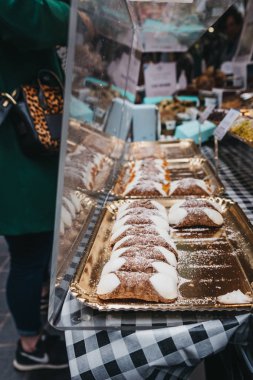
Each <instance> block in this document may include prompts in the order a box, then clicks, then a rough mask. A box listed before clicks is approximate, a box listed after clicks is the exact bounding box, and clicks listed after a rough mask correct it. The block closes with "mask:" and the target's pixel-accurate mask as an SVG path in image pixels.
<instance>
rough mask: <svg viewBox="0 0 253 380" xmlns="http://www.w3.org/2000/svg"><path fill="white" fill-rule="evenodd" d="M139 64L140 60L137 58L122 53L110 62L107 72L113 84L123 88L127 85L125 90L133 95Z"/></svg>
mask: <svg viewBox="0 0 253 380" xmlns="http://www.w3.org/2000/svg"><path fill="white" fill-rule="evenodd" d="M140 66H141V61H140V60H139V59H138V58H136V57H135V56H134V55H132V56H130V55H128V54H126V53H123V54H122V56H121V57H120V58H119V59H118V60H116V61H112V62H111V63H110V65H109V66H108V70H107V73H108V75H109V76H110V78H111V81H112V82H113V84H114V85H115V86H118V87H120V88H121V89H123V90H124V89H125V87H126V85H127V88H126V90H127V91H129V92H131V93H132V94H134V95H135V94H136V86H137V84H138V79H139V72H140ZM128 73H129V75H128Z"/></svg>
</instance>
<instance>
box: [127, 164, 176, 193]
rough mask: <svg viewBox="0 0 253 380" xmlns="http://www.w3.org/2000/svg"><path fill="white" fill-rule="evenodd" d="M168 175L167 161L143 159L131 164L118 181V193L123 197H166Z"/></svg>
mask: <svg viewBox="0 0 253 380" xmlns="http://www.w3.org/2000/svg"><path fill="white" fill-rule="evenodd" d="M169 180H170V174H169V169H168V161H167V160H163V159H144V160H137V161H134V162H131V163H130V164H129V166H128V167H127V168H126V169H125V170H124V173H123V175H122V176H121V179H120V184H121V186H120V190H119V192H120V193H121V194H122V195H124V196H138V195H141V196H147V197H153V196H154V197H155V196H166V195H168V191H169Z"/></svg>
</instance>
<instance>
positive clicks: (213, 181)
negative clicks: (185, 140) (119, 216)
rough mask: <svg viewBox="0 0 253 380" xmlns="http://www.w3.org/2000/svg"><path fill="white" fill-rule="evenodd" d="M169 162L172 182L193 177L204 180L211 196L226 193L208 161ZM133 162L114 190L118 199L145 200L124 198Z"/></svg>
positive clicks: (181, 160) (197, 159) (194, 159)
mask: <svg viewBox="0 0 253 380" xmlns="http://www.w3.org/2000/svg"><path fill="white" fill-rule="evenodd" d="M167 161H168V162H169V167H168V170H169V172H170V179H171V181H175V180H178V179H183V178H187V177H193V178H197V179H202V180H204V181H205V182H206V183H207V185H209V188H210V190H211V193H212V194H211V195H215V196H218V195H222V194H223V193H224V186H223V184H222V182H221V181H220V179H219V178H218V177H217V176H216V175H215V173H214V170H213V169H212V167H211V165H210V164H209V162H208V160H206V159H204V158H202V157H195V158H190V159H187V158H185V159H178V160H167ZM130 164H131V162H127V163H125V164H124V165H123V166H122V168H121V170H120V174H119V176H118V180H117V182H116V184H115V186H114V188H113V190H112V194H113V195H115V196H116V197H118V198H143V197H142V196H124V197H123V196H122V193H123V187H124V185H123V184H124V183H126V182H127V180H128V178H127V175H126V169H127V168H128V167H129V165H130Z"/></svg>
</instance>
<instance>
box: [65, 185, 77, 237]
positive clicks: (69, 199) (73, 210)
mask: <svg viewBox="0 0 253 380" xmlns="http://www.w3.org/2000/svg"><path fill="white" fill-rule="evenodd" d="M80 211H81V200H80V198H79V197H78V196H77V195H76V192H75V191H70V192H65V194H64V195H63V197H62V209H61V223H60V233H61V235H63V234H64V232H65V231H66V230H67V229H69V228H71V227H72V225H73V222H74V221H75V220H76V218H77V217H78V214H79V213H80Z"/></svg>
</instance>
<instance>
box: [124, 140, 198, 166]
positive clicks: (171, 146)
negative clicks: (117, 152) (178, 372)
mask: <svg viewBox="0 0 253 380" xmlns="http://www.w3.org/2000/svg"><path fill="white" fill-rule="evenodd" d="M126 152H127V153H125V160H130V161H132V160H141V159H143V158H148V157H154V158H166V159H180V158H191V157H194V156H198V155H201V152H200V150H199V148H198V147H197V145H196V144H195V142H194V141H193V140H191V139H184V140H176V141H156V142H152V141H145V142H143V141H142V142H134V143H130V144H129V145H128V146H127V149H126Z"/></svg>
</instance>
